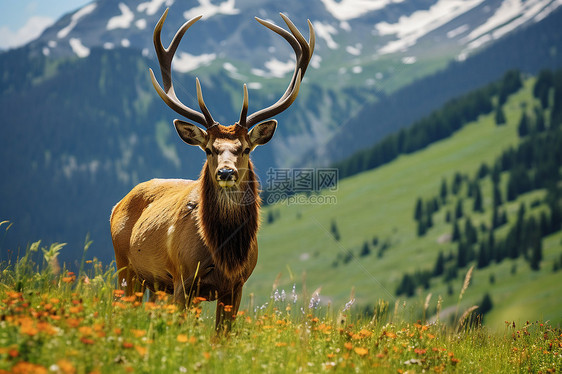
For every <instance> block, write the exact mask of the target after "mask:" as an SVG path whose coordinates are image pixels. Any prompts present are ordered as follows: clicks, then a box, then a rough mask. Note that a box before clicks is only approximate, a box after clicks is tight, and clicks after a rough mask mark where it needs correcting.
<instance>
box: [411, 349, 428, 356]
mask: <svg viewBox="0 0 562 374" xmlns="http://www.w3.org/2000/svg"><path fill="white" fill-rule="evenodd" d="M414 352H416V354H418V355H424V354H425V353H426V352H427V349H421V348H416V349H414Z"/></svg>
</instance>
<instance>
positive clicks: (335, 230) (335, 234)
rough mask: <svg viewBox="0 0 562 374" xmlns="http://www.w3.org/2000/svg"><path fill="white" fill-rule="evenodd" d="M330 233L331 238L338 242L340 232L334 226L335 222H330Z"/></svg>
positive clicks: (336, 226) (335, 225)
mask: <svg viewBox="0 0 562 374" xmlns="http://www.w3.org/2000/svg"><path fill="white" fill-rule="evenodd" d="M330 231H331V232H332V236H333V237H334V239H335V240H336V241H338V242H339V241H340V232H339V230H338V225H337V224H336V220H332V225H331V227H330Z"/></svg>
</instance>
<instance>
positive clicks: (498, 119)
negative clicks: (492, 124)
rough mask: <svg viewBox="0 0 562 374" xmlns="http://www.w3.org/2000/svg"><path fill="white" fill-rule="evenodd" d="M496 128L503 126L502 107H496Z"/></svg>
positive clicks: (503, 115)
mask: <svg viewBox="0 0 562 374" xmlns="http://www.w3.org/2000/svg"><path fill="white" fill-rule="evenodd" d="M494 118H495V121H496V126H501V125H505V122H506V120H505V113H504V112H503V107H502V106H501V105H498V106H497V107H496V115H495V117H494Z"/></svg>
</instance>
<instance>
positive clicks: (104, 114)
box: [0, 0, 562, 262]
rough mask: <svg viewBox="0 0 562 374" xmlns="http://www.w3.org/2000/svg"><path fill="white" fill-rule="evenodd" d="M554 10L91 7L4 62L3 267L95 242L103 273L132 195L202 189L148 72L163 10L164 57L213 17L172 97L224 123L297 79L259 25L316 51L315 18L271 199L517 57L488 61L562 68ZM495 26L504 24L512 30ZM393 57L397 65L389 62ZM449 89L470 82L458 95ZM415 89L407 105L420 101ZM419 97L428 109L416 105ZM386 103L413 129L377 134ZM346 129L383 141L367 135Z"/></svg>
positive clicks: (532, 6) (517, 5) (277, 42)
mask: <svg viewBox="0 0 562 374" xmlns="http://www.w3.org/2000/svg"><path fill="white" fill-rule="evenodd" d="M453 5H454V6H453ZM508 5H509V9H510V12H506V11H505V9H507V7H508ZM559 5H560V2H559V1H544V0H543V1H532V0H528V1H525V2H522V1H507V0H506V1H493V0H491V1H476V0H472V1H449V0H439V1H421V0H420V1H407V2H406V1H397V0H388V1H386V0H381V1H377V2H364V1H359V0H343V1H333V0H322V1H320V0H313V1H309V2H306V3H303V2H298V1H296V0H289V1H286V2H284V3H283V4H282V5H281V4H280V3H278V2H274V1H267V2H263V1H262V2H259V3H258V2H257V1H250V0H246V1H240V0H239V1H232V0H229V1H210V0H208V1H203V0H202V1H200V2H179V1H170V0H168V1H150V2H143V3H138V2H133V1H130V0H127V1H121V2H112V1H107V0H103V1H102V0H100V1H96V2H92V3H90V4H88V5H86V6H85V7H83V8H81V9H79V10H77V11H76V12H73V13H69V14H67V15H65V16H64V17H62V18H61V19H60V20H59V21H57V22H56V23H55V24H54V25H53V26H52V27H50V28H48V29H47V30H45V32H44V33H43V34H42V35H41V36H40V37H39V38H38V39H37V40H35V41H33V42H31V43H30V44H28V45H26V46H24V47H22V48H19V49H15V50H9V51H6V52H2V53H0V69H1V71H2V72H3V74H1V75H0V121H1V124H2V125H1V127H0V160H1V161H0V175H1V176H2V178H0V220H10V221H11V222H13V225H12V227H11V228H10V230H9V232H8V233H7V234H6V237H5V239H3V241H2V242H1V243H0V248H1V249H2V253H1V257H2V258H6V257H7V256H8V254H7V251H6V250H7V249H10V250H12V251H17V249H18V248H23V247H25V245H26V244H27V243H29V242H33V241H36V240H38V239H42V240H44V241H46V242H51V241H59V242H68V243H69V245H68V247H67V249H66V250H65V251H63V260H67V261H69V262H72V261H75V260H76V259H78V258H80V257H81V246H82V243H83V241H84V239H85V237H86V235H87V234H88V233H90V234H91V237H92V238H93V239H94V246H93V247H92V249H91V250H92V251H95V253H97V256H99V257H100V258H101V259H103V260H105V261H108V260H110V259H111V258H112V252H113V250H112V247H111V243H110V238H109V231H108V217H109V213H110V211H111V208H112V206H113V205H114V204H115V203H116V202H117V201H119V199H121V198H122V197H123V196H124V195H125V193H126V192H128V191H129V190H130V188H131V187H132V186H133V185H135V184H136V183H138V182H141V181H144V180H147V179H150V178H154V177H175V178H177V177H182V178H192V179H193V178H196V177H197V175H198V173H199V170H200V168H201V166H202V164H203V159H204V158H203V154H202V152H201V151H200V150H198V149H195V148H194V147H189V146H187V145H185V144H183V143H182V142H181V140H180V139H179V138H178V137H177V136H176V135H175V133H174V132H173V127H172V125H171V121H172V120H173V118H175V117H177V115H176V114H175V113H173V112H172V111H171V110H170V109H169V108H167V107H166V105H165V104H164V103H162V101H161V99H160V98H159V97H158V96H157V95H156V94H155V92H154V89H153V87H152V85H151V82H150V79H149V76H148V68H149V67H151V68H152V69H153V70H155V71H157V70H159V68H158V65H157V63H156V62H155V59H154V55H153V52H152V51H153V47H152V45H151V43H152V28H153V26H154V24H155V23H156V22H157V19H158V18H159V17H160V15H161V13H162V12H163V10H164V8H165V7H166V6H169V7H170V12H169V16H168V19H167V21H166V23H165V25H164V31H163V35H162V36H163V40H164V43H166V41H169V40H170V39H171V37H172V35H173V34H174V33H175V32H176V30H177V28H178V27H179V26H180V25H181V24H182V23H183V22H184V21H185V19H186V18H190V17H191V16H193V15H194V14H196V13H202V14H205V15H206V17H205V18H204V19H202V20H201V21H199V22H198V23H197V24H195V25H194V26H193V28H192V29H191V30H190V31H189V32H188V34H187V35H186V36H185V40H184V41H183V42H182V45H181V46H180V49H179V50H178V56H177V57H178V58H179V59H178V61H177V63H176V64H175V71H174V82H175V83H174V84H175V87H176V91H177V93H178V96H179V97H180V98H181V99H182V100H183V101H184V102H185V103H186V104H187V105H190V106H193V107H196V100H195V96H196V94H195V83H194V81H195V75H197V76H199V77H200V79H201V82H202V86H203V92H204V94H205V98H206V102H207V104H208V106H209V108H210V110H211V111H212V113H213V116H214V118H216V119H217V120H218V121H219V122H221V123H223V124H229V123H233V122H234V121H235V120H237V119H238V116H239V111H240V108H241V102H242V83H243V82H246V83H248V84H249V87H250V111H252V110H258V109H260V108H263V107H265V106H268V105H270V103H271V102H274V101H275V100H276V99H277V98H278V97H279V96H280V95H281V94H282V92H283V91H284V89H285V87H286V85H287V80H288V76H287V75H286V71H284V70H283V69H282V68H281V69H279V66H281V67H283V66H285V67H288V66H289V65H290V64H289V63H288V62H287V63H280V62H283V61H290V60H291V59H292V54H293V52H292V51H291V50H290V48H289V47H288V45H286V44H287V43H286V42H285V41H284V40H282V39H281V38H280V37H279V36H277V35H275V34H274V33H272V32H271V31H269V30H267V29H265V28H263V27H262V26H260V25H259V24H258V23H257V22H255V21H254V20H252V16H253V15H258V16H260V17H262V18H266V19H271V20H273V21H274V22H277V23H279V22H280V21H281V18H280V17H278V15H277V13H278V12H279V11H281V10H283V11H285V12H286V13H287V14H288V15H289V16H290V17H291V19H293V21H294V22H295V24H296V25H297V26H298V27H299V28H300V29H301V30H302V31H303V33H304V34H305V36H307V35H308V31H307V30H306V21H305V20H306V18H310V19H311V21H312V22H313V23H314V27H315V29H316V32H317V36H318V37H317V39H318V43H317V49H316V52H315V57H314V60H313V61H312V67H311V69H309V70H308V71H307V75H306V78H305V82H304V84H303V86H302V88H301V91H300V93H299V98H298V99H297V101H296V102H295V103H294V104H293V105H292V107H291V108H290V109H289V110H287V111H286V112H285V113H283V114H282V115H280V116H277V119H278V120H279V122H280V125H279V129H278V132H277V134H276V136H275V139H274V141H272V142H271V143H270V144H268V145H267V146H265V147H260V148H258V149H257V150H256V151H255V153H254V155H253V159H254V162H255V164H256V166H257V169H258V172H259V175H260V177H261V179H262V185H266V182H267V172H268V170H269V168H270V167H289V166H302V165H306V164H308V165H313V164H314V165H321V164H329V163H330V162H331V161H333V160H336V159H338V158H341V157H343V156H345V154H347V152H349V154H351V153H352V152H353V151H355V150H357V149H358V148H360V147H363V146H367V145H371V144H372V143H373V142H375V141H376V140H377V139H379V138H380V136H382V134H384V133H385V132H392V131H395V130H396V129H397V128H399V127H400V126H406V125H408V123H410V122H411V121H413V120H414V119H415V118H417V116H418V115H422V114H423V113H424V111H425V110H427V111H429V110H430V109H431V107H435V106H438V105H439V102H440V100H446V99H448V98H450V97H451V95H454V94H455V93H456V92H458V91H459V90H461V91H462V90H465V89H468V88H469V87H471V85H473V84H474V83H473V82H477V81H478V79H480V75H485V76H486V77H487V78H486V79H493V78H494V75H497V76H498V77H499V76H500V75H501V74H503V70H502V69H504V67H505V66H504V65H501V64H500V66H499V67H497V66H496V61H505V59H506V58H507V57H502V58H503V60H501V59H499V60H498V59H496V57H497V56H494V55H493V54H492V55H490V54H488V55H486V54H484V55H482V56H484V57H477V56H479V55H481V54H482V53H486V51H493V50H494V49H495V46H500V45H502V44H501V43H503V42H504V41H505V40H512V42H511V43H512V44H511V45H512V46H513V45H516V46H517V48H515V49H518V48H520V47H524V48H527V49H524V51H526V53H528V55H529V56H535V55H536V56H538V57H537V58H536V59H535V60H534V62H533V64H534V65H533V69H539V68H540V67H542V66H543V65H544V64H545V63H546V64H556V63H557V61H558V59H559V58H560V53H559V52H557V51H559V50H560V48H562V47H558V46H559V44H556V43H553V42H552V41H553V38H554V37H556V36H558V35H560V33H561V32H560V29H559V27H558V28H556V27H554V28H553V27H551V26H548V27H546V26H544V25H552V24H556V22H560V14H561V12H560V8H559ZM500 11H501V12H500ZM444 13H446V14H445V15H443V14H444ZM499 15H504V16H505V17H504V18H502V20H503V21H501V22H500V18H499ZM422 16H423V17H422ZM464 25H466V26H464ZM413 26H415V27H413ZM414 29H415V30H414ZM478 30H480V31H479V32H476V31H478ZM508 30H509V31H510V32H509V35H507V36H506V37H503V35H504V34H505V32H506V31H508ZM514 30H515V31H514ZM531 30H535V32H534V33H530V31H531ZM422 31H423V32H422ZM452 31H455V32H452ZM512 31H513V32H512ZM451 32H452V33H451ZM470 35H472V36H470ZM485 35H488V37H485ZM494 35H495V36H494ZM500 36H502V37H501V38H499V37H500ZM471 38H472V39H471ZM474 38H476V39H474ZM482 38H483V39H482ZM494 38H499V39H498V40H497V41H494ZM509 38H513V39H509ZM480 39H481V40H480ZM484 39H488V40H489V43H481V45H484V44H485V45H486V46H487V47H486V49H484V50H482V51H481V52H480V50H479V48H481V45H480V44H479V43H476V44H474V43H473V42H474V41H476V40H480V41H482V42H483V41H485V40H484ZM542 40H546V42H545V43H543V42H541V41H542ZM393 43H394V44H393ZM471 43H473V44H471ZM477 44H478V45H479V47H478V48H476V49H471V47H474V46H476V45H477ZM398 45H400V48H399V50H393V48H391V47H392V46H398ZM344 46H345V47H344ZM531 47H535V49H532V48H531ZM557 47H558V49H556V48H557ZM502 48H503V47H502ZM501 50H502V53H504V52H505V49H501ZM472 51H474V53H473V52H472ZM537 51H539V52H540V53H538V52H537ZM545 54H546V57H545ZM486 56H488V57H486ZM489 56H494V58H492V59H490V58H489ZM451 59H460V60H463V61H462V62H457V63H455V64H453V65H454V66H460V67H462V69H461V68H459V69H458V70H448V71H449V73H448V74H450V75H449V76H446V77H447V79H446V81H447V82H450V85H451V86H452V87H456V90H455V89H450V90H443V89H442V88H443V87H442V86H441V85H439V84H438V83H443V82H441V81H440V80H439V79H438V78H437V79H436V78H434V79H433V80H429V81H426V82H429V83H431V84H429V85H426V86H424V87H423V90H420V91H419V92H418V93H417V95H415V96H411V95H410V96H409V97H410V99H409V101H407V102H402V101H401V100H402V98H403V96H400V95H402V92H404V91H399V88H401V87H406V86H407V85H408V84H409V83H411V82H412V81H414V80H415V79H421V78H423V77H424V76H427V75H428V74H431V73H432V72H435V71H437V70H439V69H441V68H444V67H445V66H446V65H447V63H448V62H449V61H451ZM502 64H503V62H502ZM499 70H502V71H501V73H500V72H499ZM487 72H491V73H490V74H489V75H486V74H487ZM484 73H486V74H484ZM281 75H284V76H281ZM454 75H459V76H461V77H462V80H461V81H458V80H452V79H451V80H450V81H449V79H450V77H451V76H454ZM437 77H439V76H437ZM441 77H443V76H441ZM467 82H468V83H467ZM417 84H418V86H416V85H414V86H412V87H413V88H412V90H419V87H420V85H419V83H417ZM465 84H466V85H467V87H465V86H464V85H465ZM407 92H410V94H411V93H412V91H411V90H410V91H407ZM414 93H415V92H414ZM416 97H418V98H419V97H421V98H423V99H424V100H426V101H423V100H420V102H421V103H423V105H421V104H418V102H417V101H416ZM412 98H413V99H412ZM386 100H389V101H386ZM427 100H430V101H427ZM373 103H374V104H373ZM376 103H393V105H386V106H387V109H388V111H391V112H396V113H398V115H399V116H404V117H401V118H399V119H400V120H396V121H394V122H388V126H386V125H385V126H386V127H385V128H380V125H379V123H378V122H377V123H375V125H374V126H373V119H374V118H377V116H378V115H379V110H380V113H383V112H384V110H383V109H384V105H383V107H382V108H381V107H380V106H379V107H376V106H371V104H373V105H377V104H376ZM426 104H427V105H426ZM378 105H380V104H378ZM370 108H378V109H377V111H376V112H373V111H369V109H370ZM420 108H421V109H420ZM405 109H407V110H405ZM356 114H359V116H358V117H356ZM365 114H367V116H365ZM354 118H357V120H354ZM410 119H411V121H410ZM349 121H355V122H357V121H362V122H363V125H364V126H371V127H373V129H375V130H376V131H372V132H369V131H367V132H361V131H362V129H361V128H360V127H355V125H353V126H351V125H350V124H347V123H348V122H349ZM342 126H343V127H342ZM346 129H350V130H353V131H347V130H346ZM357 134H362V136H359V137H358V136H357ZM346 136H347V137H351V138H356V140H357V141H355V142H353V141H349V139H345V137H346ZM338 138H341V139H342V144H341V145H339V146H338V144H337V141H336V140H337V139H338ZM344 144H345V146H344ZM342 150H344V151H345V152H343V153H342V152H341V151H342ZM5 249H6V250H5Z"/></svg>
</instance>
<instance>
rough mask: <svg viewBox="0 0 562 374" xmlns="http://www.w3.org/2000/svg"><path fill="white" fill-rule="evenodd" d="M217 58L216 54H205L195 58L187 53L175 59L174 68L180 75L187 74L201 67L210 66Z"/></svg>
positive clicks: (180, 54)
mask: <svg viewBox="0 0 562 374" xmlns="http://www.w3.org/2000/svg"><path fill="white" fill-rule="evenodd" d="M216 58H217V55H216V54H215V53H204V54H202V55H199V56H194V55H191V54H189V53H186V52H181V53H179V54H178V55H176V56H175V57H174V60H173V62H172V68H173V69H174V70H176V71H179V72H180V73H187V72H190V71H193V70H195V69H197V68H198V67H200V66H205V65H209V64H210V63H211V62H213V61H214V60H215V59H216Z"/></svg>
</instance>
